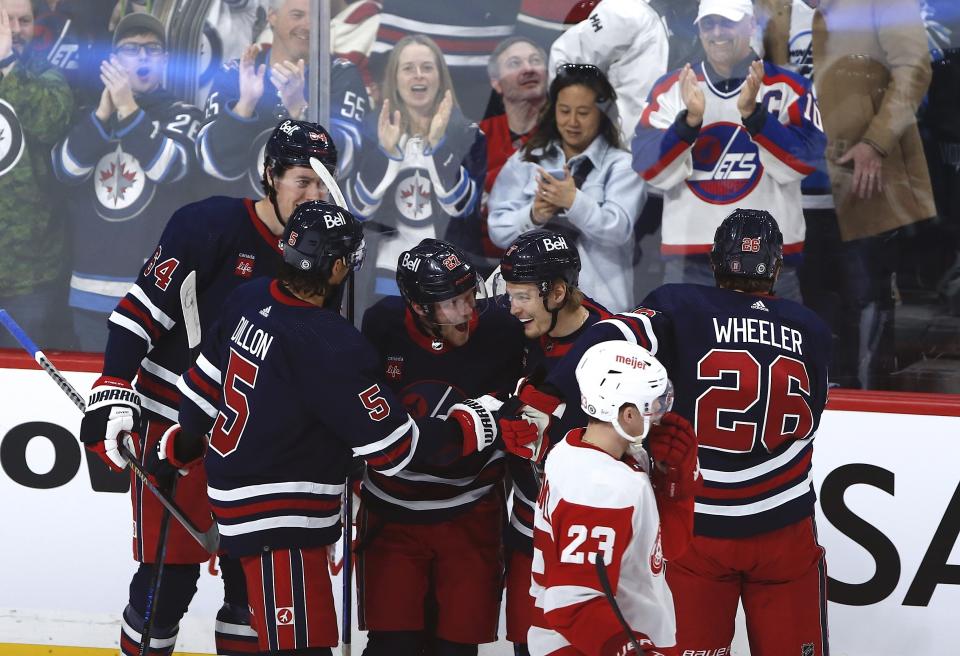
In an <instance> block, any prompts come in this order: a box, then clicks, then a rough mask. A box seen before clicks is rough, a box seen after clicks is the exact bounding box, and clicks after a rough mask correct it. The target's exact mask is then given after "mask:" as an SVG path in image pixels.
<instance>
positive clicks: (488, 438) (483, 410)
mask: <svg viewBox="0 0 960 656" xmlns="http://www.w3.org/2000/svg"><path fill="white" fill-rule="evenodd" d="M502 405H503V403H502V402H501V401H498V400H497V399H495V398H493V397H492V396H490V395H489V394H484V395H483V396H481V397H479V398H476V399H466V400H464V401H462V402H460V403H455V404H453V405H452V406H450V412H448V413H447V419H453V420H456V422H457V423H458V424H460V430H461V431H462V432H463V455H465V456H468V455H470V454H472V453H476V452H477V451H483V450H484V449H486V448H487V447H488V446H490V445H491V444H493V443H494V441H495V440H496V439H497V435H498V434H499V433H500V430H499V428H498V426H497V422H498V420H499V417H498V414H497V413H498V412H499V410H500V408H501V406H502Z"/></svg>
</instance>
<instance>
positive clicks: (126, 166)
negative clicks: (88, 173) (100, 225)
mask: <svg viewBox="0 0 960 656" xmlns="http://www.w3.org/2000/svg"><path fill="white" fill-rule="evenodd" d="M93 175H94V181H93V184H94V192H95V193H96V197H97V205H96V207H97V214H99V215H100V218H102V219H103V220H104V221H110V222H120V221H129V220H130V219H134V218H136V217H137V216H139V215H140V213H141V212H143V210H144V209H145V208H146V207H147V205H149V204H150V201H151V200H152V199H153V195H154V193H156V190H157V187H156V185H154V184H153V183H152V182H148V181H147V176H146V175H145V174H144V172H143V167H142V166H140V161H139V160H138V159H137V158H136V157H134V156H133V155H131V154H130V153H126V152H124V151H123V149H122V148H120V144H119V143H118V144H117V147H116V149H115V150H114V151H113V152H111V153H107V154H106V155H104V156H103V157H101V158H100V161H99V162H97V165H96V167H95V168H94V171H93Z"/></svg>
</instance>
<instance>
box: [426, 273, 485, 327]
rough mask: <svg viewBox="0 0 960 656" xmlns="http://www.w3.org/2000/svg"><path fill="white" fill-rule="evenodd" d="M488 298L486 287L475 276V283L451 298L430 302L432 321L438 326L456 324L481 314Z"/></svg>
mask: <svg viewBox="0 0 960 656" xmlns="http://www.w3.org/2000/svg"><path fill="white" fill-rule="evenodd" d="M489 300H490V298H489V296H488V294H487V288H486V286H485V285H484V284H483V281H482V280H480V278H479V276H477V284H475V285H474V286H473V287H471V288H470V289H467V290H466V291H464V292H463V293H461V294H457V295H456V296H454V297H453V298H448V299H446V300H443V301H436V302H434V303H432V307H433V317H432V321H433V323H435V324H436V325H438V326H458V325H460V324H462V323H466V322H469V321H470V320H472V319H473V318H474V317H476V316H478V315H480V314H482V313H483V312H484V311H485V310H486V309H487V306H488V302H489Z"/></svg>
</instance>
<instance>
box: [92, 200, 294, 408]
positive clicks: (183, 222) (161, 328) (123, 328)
mask: <svg viewBox="0 0 960 656" xmlns="http://www.w3.org/2000/svg"><path fill="white" fill-rule="evenodd" d="M280 258H281V256H280V244H279V240H278V239H277V237H275V236H274V235H272V234H271V233H270V231H269V230H267V228H266V226H265V225H264V224H263V222H262V221H261V220H260V219H259V218H257V215H256V212H255V211H254V207H253V201H251V200H249V199H239V198H226V197H223V196H213V197H211V198H208V199H206V200H203V201H200V202H198V203H191V204H190V205H186V206H185V207H183V208H181V209H180V210H178V211H177V212H176V214H174V215H173V216H172V217H171V218H170V222H169V223H168V224H167V227H166V229H165V230H164V232H163V235H162V236H161V237H160V243H159V244H158V245H157V247H156V248H155V249H154V253H153V257H151V258H150V259H149V261H148V262H147V263H146V265H138V267H139V269H140V275H139V276H138V277H137V281H136V283H135V284H134V285H133V286H132V287H131V288H130V290H129V291H128V292H127V294H126V296H124V297H123V299H121V301H120V303H119V304H118V305H117V307H116V309H115V310H114V311H113V314H111V315H110V321H109V329H110V336H109V338H108V340H107V350H106V352H105V354H104V364H103V373H104V375H105V376H115V377H117V378H122V379H124V380H133V377H134V375H136V376H137V379H136V382H135V386H136V388H137V391H139V392H140V396H141V400H142V403H143V410H144V412H146V413H148V414H153V415H157V416H159V417H163V418H164V419H166V420H167V421H170V422H175V421H176V420H177V410H178V409H179V407H180V392H179V391H177V379H178V378H179V377H180V374H181V373H182V372H183V371H185V370H186V369H187V367H188V366H189V365H190V353H189V349H188V347H187V335H186V330H185V329H184V326H183V308H182V306H181V302H180V286H181V284H182V283H183V279H184V278H185V277H186V275H187V274H188V273H189V272H190V271H196V272H197V307H198V309H199V313H200V326H201V331H202V333H205V332H206V331H207V329H208V328H209V327H210V325H211V324H212V323H213V320H214V319H215V318H216V317H217V316H218V315H219V313H220V307H221V305H222V304H223V301H224V299H225V298H226V297H227V295H228V294H229V293H230V292H231V291H233V289H235V288H236V287H237V286H238V285H240V284H242V283H244V282H247V281H248V280H250V279H252V278H256V277H260V276H272V275H274V274H275V273H276V271H277V267H278V266H279V264H280ZM138 369H139V372H138Z"/></svg>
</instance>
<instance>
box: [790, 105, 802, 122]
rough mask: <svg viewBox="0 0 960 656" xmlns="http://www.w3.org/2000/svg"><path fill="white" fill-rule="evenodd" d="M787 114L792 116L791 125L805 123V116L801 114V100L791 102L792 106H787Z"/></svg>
mask: <svg viewBox="0 0 960 656" xmlns="http://www.w3.org/2000/svg"><path fill="white" fill-rule="evenodd" d="M787 116H789V117H790V124H791V125H796V126H800V125H803V116H802V115H801V114H800V103H799V102H795V103H790V107H788V108H787Z"/></svg>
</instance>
